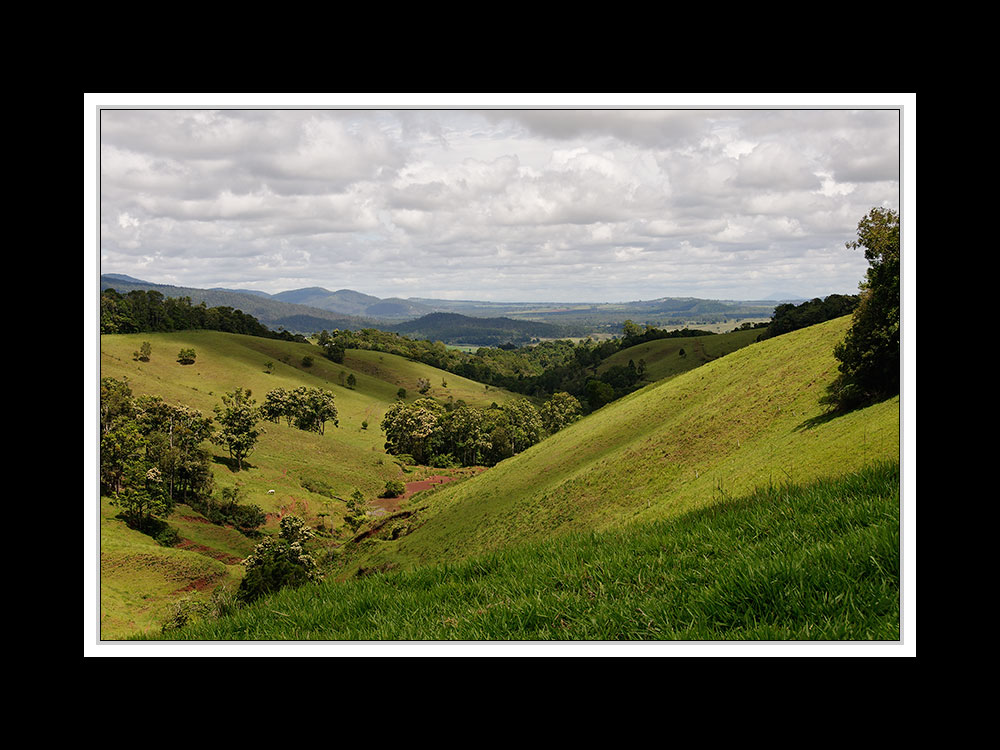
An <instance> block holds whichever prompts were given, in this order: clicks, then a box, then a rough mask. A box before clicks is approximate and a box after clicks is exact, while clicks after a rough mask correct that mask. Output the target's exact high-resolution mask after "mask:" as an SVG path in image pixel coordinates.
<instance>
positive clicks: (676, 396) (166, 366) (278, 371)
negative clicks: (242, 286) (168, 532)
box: [102, 318, 900, 640]
mask: <svg viewBox="0 0 1000 750" xmlns="http://www.w3.org/2000/svg"><path fill="white" fill-rule="evenodd" d="M848 325H849V319H847V318H842V319H838V320H835V321H830V322H828V323H824V324H821V325H817V326H813V327H810V328H807V329H803V330H801V331H796V332H793V333H789V334H786V335H784V336H781V337H778V338H775V339H771V340H768V341H765V342H760V343H754V344H750V345H747V346H743V347H742V348H740V349H738V351H734V352H733V353H731V354H727V355H726V356H718V358H716V359H712V360H711V361H708V362H707V363H706V364H704V365H703V366H701V367H698V368H697V369H693V370H689V371H687V372H684V373H681V374H677V375H676V376H674V377H671V378H669V379H667V380H664V381H661V382H658V383H654V384H652V385H649V386H647V387H645V388H643V389H642V390H640V391H637V392H635V393H632V394H630V395H629V396H626V397H625V398H623V399H621V400H619V401H616V402H614V403H611V404H609V405H608V406H606V407H604V408H602V409H600V410H598V411H596V412H594V413H593V414H590V415H588V416H587V417H585V418H583V419H581V420H580V421H579V422H577V423H575V424H573V425H571V426H569V427H567V428H566V429H564V430H562V431H560V432H559V433H557V434H556V435H554V436H552V437H549V438H547V439H546V440H544V441H542V442H541V443H539V444H537V445H535V446H533V447H531V448H529V449H528V450H526V451H524V452H523V453H520V454H518V455H516V456H514V457H512V458H510V459H507V460H506V461H503V462H501V463H500V464H498V465H497V466H495V467H492V468H490V469H489V470H487V471H484V472H482V473H480V474H478V475H477V476H474V477H472V478H470V479H466V480H465V481H462V482H455V483H451V484H444V485H441V486H440V487H439V488H438V489H435V490H432V491H429V492H426V493H421V494H420V495H416V496H415V497H414V498H413V500H411V501H410V502H409V504H408V505H404V510H405V511H406V513H407V517H406V518H403V517H402V516H401V517H400V518H398V519H391V521H392V522H391V523H387V524H386V525H385V526H383V527H381V530H382V534H381V535H380V534H378V533H376V534H373V535H371V536H369V537H367V538H366V539H364V540H363V541H361V542H360V543H359V544H358V545H357V546H356V547H345V548H343V549H341V550H338V551H337V552H336V555H335V556H336V558H337V559H339V560H342V561H344V562H345V565H344V567H343V568H342V573H341V574H340V575H339V576H333V575H331V576H328V579H327V581H326V582H324V583H322V584H319V585H316V586H313V585H310V586H307V587H305V588H303V589H299V590H296V591H283V592H280V593H279V594H277V595H275V596H274V597H272V598H271V599H269V600H268V601H267V602H265V603H263V604H262V605H258V606H252V607H248V608H246V609H243V610H240V611H239V612H238V613H236V614H235V615H234V616H231V617H227V618H223V619H220V620H217V621H207V622H205V623H202V624H201V625H198V626H196V627H194V628H192V629H189V630H185V631H181V632H178V633H174V634H172V635H171V636H170V637H172V638H178V639H179V638H195V639H216V638H222V639H231V640H242V639H265V640H287V639H294V640H308V639H328V640H342V639H344V640H352V639H358V640H365V639H383V640H410V639H412V640H427V639H435V640H437V639H440V640H446V639H452V638H457V639H467V640H474V639H494V640H507V639H536V638H537V639H564V640H573V639H610V640H614V639H658V638H663V639H677V638H680V639H685V638H689V639H702V638H711V639H719V640H721V639H727V638H750V639H782V638H805V639H817V638H818V639H842V638H847V639H871V638H874V639H882V640H884V639H889V640H892V639H894V638H897V637H898V632H899V614H898V612H899V610H898V607H899V495H898V489H899V480H898V464H896V463H894V462H898V458H899V447H900V435H899V399H898V398H895V399H892V400H890V401H887V402H884V403H882V404H878V405H876V406H873V407H869V408H867V409H863V410H859V411H856V412H852V413H850V414H847V415H843V416H840V417H837V418H827V417H825V416H824V414H823V411H822V409H821V407H820V406H819V403H818V399H819V397H820V396H821V395H822V394H823V392H824V389H825V386H826V385H827V384H828V383H829V382H830V381H831V380H832V379H833V377H834V375H835V374H836V361H835V360H834V358H833V355H832V350H833V346H834V344H835V343H836V342H837V341H838V340H840V339H841V338H842V337H843V335H844V333H845V331H846V330H847V328H848ZM707 338H713V339H714V338H718V337H707ZM105 339H108V340H107V341H105ZM141 340H150V341H152V342H153V350H154V351H153V360H152V361H151V362H150V363H148V364H140V363H136V362H133V361H132V360H131V352H132V351H134V350H135V349H137V348H138V345H139V342H140V341H141ZM676 341H677V342H678V343H680V344H681V345H684V344H685V343H687V344H690V341H691V340H689V339H679V340H676ZM199 342H200V343H199ZM654 343H662V342H654ZM671 343H673V342H671ZM182 346H193V347H194V348H195V349H196V350H197V351H198V352H199V356H198V361H197V363H196V364H195V365H192V366H190V367H182V366H181V365H178V364H177V363H176V362H174V361H173V359H174V356H175V354H174V353H175V352H176V351H177V350H178V349H179V348H180V347H182ZM199 347H203V348H204V356H203V348H199ZM161 350H162V351H163V352H165V353H166V352H169V353H170V355H169V356H167V355H166V354H164V356H163V357H162V360H163V361H158V360H157V356H158V352H160V351H161ZM306 352H308V353H310V354H312V355H313V356H314V358H315V364H314V365H313V367H311V368H305V367H303V366H302V365H301V362H300V360H301V357H302V356H303V354H304V353H306ZM315 353H316V350H315V348H314V347H309V346H307V345H302V344H291V343H288V342H281V341H270V340H251V338H250V337H238V336H231V335H226V334H217V333H216V334H209V333H205V332H191V333H185V334H170V335H162V336H158V337H155V338H154V337H153V336H152V335H150V334H147V335H136V336H120V337H104V338H103V339H102V374H103V375H108V374H112V375H115V373H119V372H120V373H122V374H126V373H128V374H129V378H130V382H131V383H132V384H133V389H134V390H136V391H137V392H150V393H158V394H159V395H163V396H165V397H167V398H170V397H171V396H170V394H169V393H168V391H170V393H174V394H176V395H175V397H176V398H177V399H178V400H183V401H184V402H185V403H189V404H190V405H192V406H195V407H196V408H201V409H202V410H203V411H206V412H208V411H210V410H211V406H212V405H214V403H216V402H217V401H218V399H219V396H220V394H221V393H222V392H224V391H225V390H227V389H231V388H232V387H235V385H237V384H239V385H243V386H244V387H251V388H252V389H253V391H254V394H255V396H257V397H258V398H262V397H263V395H264V393H265V392H266V390H267V389H269V388H273V387H277V386H278V385H279V384H280V385H284V386H285V387H288V386H289V385H292V384H293V383H294V384H299V383H301V384H305V385H316V384H326V385H327V387H333V388H335V392H336V394H337V399H338V401H337V404H338V409H340V411H341V416H340V419H341V427H340V428H339V429H337V430H328V431H327V435H325V436H318V435H312V434H309V433H302V432H300V431H297V430H288V429H285V428H284V427H283V426H271V425H269V426H268V434H267V435H266V436H265V439H264V440H262V443H261V447H260V448H258V451H257V453H255V454H254V455H253V456H251V458H250V462H251V464H253V465H254V467H255V468H254V470H252V471H250V472H243V473H242V474H241V475H233V474H231V473H230V472H229V470H228V469H226V468H225V467H223V466H221V465H220V466H219V467H218V470H217V480H218V481H219V482H220V483H225V482H230V483H232V482H235V481H243V482H245V483H246V485H247V486H248V487H249V488H250V489H251V490H252V497H251V498H250V499H251V501H252V502H257V503H259V504H261V505H262V506H263V505H264V502H265V501H266V498H267V497H268V496H266V494H265V493H266V489H267V488H276V489H277V492H276V494H275V496H273V498H272V499H271V500H270V505H269V506H268V509H269V510H273V511H280V510H281V508H282V507H285V508H287V507H291V506H292V505H294V504H295V503H298V502H299V501H302V503H304V504H306V505H307V506H308V507H307V508H306V510H307V513H311V514H312V518H313V519H315V518H316V517H317V516H316V514H317V511H318V510H319V508H324V509H326V510H327V511H328V512H330V513H331V515H335V514H337V513H341V512H342V510H343V507H342V505H341V504H339V503H338V502H337V501H331V500H330V499H329V498H327V497H325V496H323V495H321V494H315V493H310V492H309V491H307V490H305V489H304V488H303V487H302V477H303V476H304V475H306V474H310V473H312V474H313V476H315V477H317V478H321V479H322V480H323V481H325V482H328V483H329V484H330V485H331V486H334V487H336V489H337V492H339V493H345V492H350V490H351V489H352V488H353V486H359V487H362V489H364V491H365V492H366V494H368V493H369V492H371V491H372V490H373V488H374V489H378V488H380V486H381V484H380V483H384V481H385V479H386V478H388V477H391V476H394V473H395V474H398V472H399V468H398V467H397V466H396V465H395V464H394V463H392V462H391V461H390V460H387V459H386V458H385V456H384V454H382V453H381V441H382V436H381V433H380V431H379V430H378V429H377V423H378V419H380V416H381V411H380V409H381V410H382V411H384V409H385V408H386V406H387V405H388V403H390V402H391V399H392V398H394V396H395V391H396V389H398V387H399V385H397V382H399V383H401V382H410V378H412V379H413V380H414V382H415V378H416V377H427V378H428V379H429V380H430V382H431V383H432V384H433V385H434V387H435V388H439V384H441V382H442V380H444V381H447V389H448V391H451V390H452V389H453V388H454V389H456V390H455V393H456V394H457V393H459V392H461V393H463V394H466V395H464V396H462V398H463V399H464V400H466V401H467V402H469V403H470V404H473V405H475V404H476V403H479V404H483V403H489V402H490V401H493V400H497V401H499V400H500V399H501V398H503V397H504V394H502V392H499V391H496V390H494V389H490V390H489V391H486V389H485V388H484V387H483V386H481V385H479V384H475V383H471V382H461V379H460V378H457V377H456V376H454V375H451V374H448V373H442V372H441V371H434V370H433V368H429V367H427V366H425V365H420V364H418V363H414V362H408V361H407V360H405V359H402V358H394V357H393V356H392V355H388V354H381V353H378V352H359V351H349V352H348V356H347V357H346V358H345V361H344V364H343V365H342V366H341V365H336V364H334V363H332V362H329V361H327V360H322V361H321V359H320V358H318V357H315ZM282 355H285V359H284V360H282V359H281V357H282ZM669 356H670V355H669V354H668V355H667V357H669ZM706 356H708V357H711V356H712V354H711V351H707V352H706ZM267 359H272V360H273V361H274V362H275V363H276V365H277V363H278V362H281V365H280V367H278V366H276V367H275V370H274V373H273V374H271V375H268V374H265V373H264V372H263V363H264V361H265V360H267ZM626 362H627V359H626ZM647 364H648V360H647ZM199 368H200V369H199ZM106 369H107V371H105V370H106ZM341 370H349V371H350V372H353V373H355V374H356V377H357V378H358V385H357V387H356V389H355V390H353V391H349V390H348V389H346V388H340V387H339V386H338V385H337V383H338V378H339V373H340V371H341ZM428 371H431V372H430V373H429V376H428ZM417 372H422V373H424V374H423V375H419V376H418V375H417V374H416V373H417ZM115 376H117V377H120V376H121V375H115ZM140 380H141V384H142V388H140V387H139V382H140ZM403 387H407V386H403ZM440 388H444V386H440ZM143 389H148V390H143ZM407 389H408V391H410V388H409V387H407ZM410 392H411V397H412V396H413V395H414V394H413V392H412V391H410ZM438 397H439V398H440V394H438ZM455 398H459V396H458V395H456V396H455ZM474 398H475V399H478V402H477V401H474V400H473V399H474ZM387 399H388V400H387ZM366 415H369V416H371V417H372V418H370V419H369V424H370V425H371V427H370V428H369V430H361V429H360V427H359V424H360V421H361V419H363V418H366ZM375 415H378V417H376V416H375ZM272 427H273V429H272ZM331 433H332V434H331ZM300 507H301V505H300ZM112 520H113V519H108V522H109V523H110V522H111V521H112ZM335 520H336V519H335ZM192 525H193V522H192ZM109 538H112V539H113V538H114V537H109ZM133 541H136V543H138V540H133ZM102 542H103V536H102ZM150 544H152V543H151V542H150ZM220 544H221V543H220ZM204 546H210V545H204ZM125 549H126V545H125V543H124V541H123V542H122V543H121V544H117V543H116V544H115V545H112V548H111V549H110V550H109V555H110V556H111V557H112V558H113V559H110V560H109V561H108V567H109V569H111V570H115V571H117V570H119V569H121V570H127V571H130V570H131V567H130V566H129V565H128V564H126V563H119V562H117V560H119V559H126V560H127V559H129V558H127V557H126V552H125ZM161 549H162V548H161ZM147 551H148V550H147ZM181 552H183V551H181ZM163 553H164V557H163V559H162V560H158V562H157V565H156V566H153V567H159V569H160V570H159V572H158V575H159V576H160V578H159V579H157V581H152V582H149V583H145V584H144V585H146V587H147V588H146V589H145V591H147V592H150V593H149V594H148V595H149V597H150V598H153V599H156V598H157V597H161V599H160V600H158V601H160V602H162V601H168V599H167V597H168V595H170V594H173V592H176V591H177V590H178V589H180V588H181V585H176V586H175V588H173V589H169V590H168V588H167V587H168V585H171V586H173V585H175V584H180V583H182V582H183V581H188V582H189V583H193V582H195V581H199V580H205V579H211V580H214V581H226V580H230V578H228V577H229V576H233V575H234V571H230V570H228V569H227V568H226V564H225V562H224V561H222V560H218V559H215V558H213V561H212V562H206V561H205V560H201V559H196V558H190V560H189V558H181V557H180V556H179V555H177V553H178V550H173V549H163ZM103 554H104V551H103V547H102V569H103V567H104V559H103ZM189 554H198V553H189ZM201 557H205V555H204V554H202V555H201ZM181 560H184V561H185V562H190V565H191V570H189V571H188V570H185V569H184V568H183V565H181V563H180V561H181ZM215 563H220V564H221V565H222V567H219V565H216V564H215ZM177 570H182V573H177V572H176V571H177ZM366 571H368V572H370V571H391V572H389V573H385V574H379V575H367V576H366V577H363V578H361V579H354V577H355V576H356V574H358V573H361V572H366ZM123 575H125V573H123ZM168 576H173V578H168ZM213 576H214V577H213ZM335 577H336V578H338V579H339V580H334V578H335ZM347 578H352V579H353V580H349V581H348V580H346V579H347ZM163 580H169V581H170V583H169V584H165V583H163ZM102 584H103V581H102ZM185 585H187V584H185ZM126 594H128V595H132V593H131V590H130V589H129V590H126V591H123V593H121V595H120V596H121V597H125V596H126ZM104 601H105V594H104V586H103V585H102V609H103V606H104ZM133 603H134V602H133ZM108 606H109V607H110V604H109V605H108ZM151 607H152V605H151ZM161 609H162V606H161ZM151 611H152V610H151ZM149 618H150V619H151V618H152V614H150V615H149ZM145 632H146V633H147V635H148V636H150V637H156V636H157V635H158V634H157V632H156V630H155V629H154V628H147V629H146V631H145Z"/></svg>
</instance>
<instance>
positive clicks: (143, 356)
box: [132, 341, 153, 362]
mask: <svg viewBox="0 0 1000 750" xmlns="http://www.w3.org/2000/svg"><path fill="white" fill-rule="evenodd" d="M152 353H153V345H152V344H150V343H149V342H148V341H143V342H142V345H141V346H140V347H139V351H137V352H135V353H133V355H132V356H133V358H135V359H137V360H139V361H140V362H149V355H150V354H152Z"/></svg>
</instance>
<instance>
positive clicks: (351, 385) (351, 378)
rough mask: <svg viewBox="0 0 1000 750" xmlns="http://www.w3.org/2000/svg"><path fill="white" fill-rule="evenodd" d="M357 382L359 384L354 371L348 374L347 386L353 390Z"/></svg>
mask: <svg viewBox="0 0 1000 750" xmlns="http://www.w3.org/2000/svg"><path fill="white" fill-rule="evenodd" d="M357 384H358V379H357V377H355V375H354V373H353V372H352V373H351V374H350V375H348V376H347V387H348V388H351V389H352V390H353V388H354V386H356V385H357Z"/></svg>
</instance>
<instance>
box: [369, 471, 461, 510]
mask: <svg viewBox="0 0 1000 750" xmlns="http://www.w3.org/2000/svg"><path fill="white" fill-rule="evenodd" d="M456 479H458V477H446V476H444V475H441V474H439V475H437V476H433V477H428V478H427V479H421V480H420V481H419V482H407V483H406V491H405V492H404V493H403V494H402V495H400V496H399V497H380V498H376V499H375V500H372V501H371V503H369V505H372V506H374V507H376V508H381V509H382V510H384V511H386V512H388V513H394V512H395V511H397V510H399V506H400V505H402V504H403V503H404V502H406V501H407V500H409V499H410V498H411V497H413V496H414V495H416V494H417V493H418V492H423V491H424V490H429V489H430V488H431V487H436V486H437V485H439V484H444V483H445V482H453V481H455V480H456Z"/></svg>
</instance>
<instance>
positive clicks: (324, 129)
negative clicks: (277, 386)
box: [94, 97, 902, 302]
mask: <svg viewBox="0 0 1000 750" xmlns="http://www.w3.org/2000/svg"><path fill="white" fill-rule="evenodd" d="M121 99H122V97H119V100H115V99H114V97H106V98H104V99H101V98H100V97H99V98H98V100H97V101H96V104H98V105H106V104H119V103H124V104H125V105H127V106H131V107H132V108H131V109H103V110H101V111H100V113H99V121H98V132H97V138H98V139H99V148H98V149H97V150H98V151H99V153H98V154H97V157H96V158H97V170H98V172H99V196H98V198H97V201H96V202H97V203H99V206H95V207H94V209H95V212H97V213H98V218H97V219H96V220H97V221H98V224H99V225H98V228H97V234H98V235H99V262H100V271H101V272H103V273H124V274H129V275H131V276H136V277H138V278H141V279H145V280H148V281H152V282H156V283H163V284H175V285H181V286H192V287H214V286H223V287H231V288H246V289H256V290H260V291H265V292H270V293H275V292H280V291H284V290H288V289H296V288H300V287H308V286H322V287H326V288H327V289H330V290H337V289H344V288H347V289H355V290H357V291H360V292H365V293H367V294H372V295H376V296H378V297H393V296H398V297H441V298H450V299H484V300H498V301H504V300H506V301H554V302H568V301H591V302H615V301H627V300H638V299H654V298H657V297H664V296H694V297H704V298H718V299H755V298H763V297H771V296H773V295H775V294H795V295H801V296H804V297H814V296H825V295H827V294H831V293H841V294H852V293H855V292H857V286H858V282H859V281H860V280H861V279H862V277H863V276H864V273H865V270H866V269H867V262H866V261H865V259H864V256H863V254H862V253H861V251H852V250H848V249H847V248H845V246H844V245H845V242H847V241H848V240H851V239H853V238H854V237H855V235H856V228H857V223H858V221H859V220H860V219H861V218H862V217H863V216H864V215H865V214H866V213H867V212H868V211H869V210H870V209H871V208H872V207H873V206H886V207H889V208H893V209H897V210H898V209H899V207H900V156H901V154H900V146H901V144H900V134H901V126H902V123H901V114H900V111H899V109H898V105H899V104H901V103H902V102H901V100H900V99H899V98H897V99H895V100H887V101H886V102H884V107H883V108H880V109H879V108H873V107H878V106H880V103H873V102H870V101H868V100H865V99H862V100H861V104H862V106H863V107H867V108H854V109H846V108H844V107H845V105H843V104H839V103H836V102H835V101H833V100H832V98H831V102H832V103H833V104H834V105H835V106H829V107H826V108H823V109H808V108H790V107H787V106H786V107H783V108H770V109H754V108H753V107H752V106H750V105H748V104H746V103H745V102H739V103H737V104H736V105H734V106H733V108H726V109H701V108H699V109H689V108H676V106H675V107H674V108H663V106H662V105H661V107H660V108H656V109H648V108H647V109H640V108H633V107H630V106H627V105H625V106H622V105H617V108H615V109H601V108H599V107H600V106H602V105H600V104H589V103H588V104H587V107H586V108H576V109H558V108H557V109H537V107H539V106H544V105H543V103H542V102H540V101H539V100H538V99H537V98H536V99H532V100H530V102H529V106H527V107H525V108H513V109H493V108H485V107H484V108H477V109H454V108H451V107H450V106H448V107H445V108H437V109H435V108H426V109H401V108H400V109H389V108H381V107H378V106H376V105H372V106H365V107H362V108H360V109H340V110H337V109H320V108H312V109H290V108H288V109H272V108H269V106H268V104H267V100H266V99H264V100H262V101H260V102H259V103H258V102H249V103H250V104H252V105H254V106H257V107H259V108H257V109H226V108H220V109H215V108H213V107H214V106H215V105H214V103H212V102H211V101H210V100H209V101H207V102H201V101H198V102H196V103H197V104H198V106H199V107H204V108H199V109H187V108H182V107H181V106H178V105H176V104H173V105H170V106H171V107H172V108H165V109H157V110H150V109H142V108H139V106H140V105H145V104H149V103H150V102H149V101H148V100H146V101H141V102H136V103H135V104H132V103H130V102H128V101H124V102H121ZM245 99H246V97H244V100H245ZM484 101H486V102H487V105H488V106H496V105H489V104H488V101H489V100H488V99H487V100H484ZM639 102H640V105H641V106H643V107H651V106H655V102H650V101H648V100H647V101H644V100H641V99H640V100H639ZM221 103H222V104H224V105H226V103H225V102H221ZM335 103H336V102H335ZM723 103H724V104H725V102H723ZM310 104H311V105H312V106H314V107H316V106H317V105H316V104H315V103H310ZM409 104H410V106H414V104H413V103H412V102H409ZM472 105H473V106H475V102H474V101H473V102H472ZM226 106H228V105H226ZM416 106H419V104H418V105H416ZM852 106H853V105H852ZM890 107H891V108H890Z"/></svg>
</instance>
